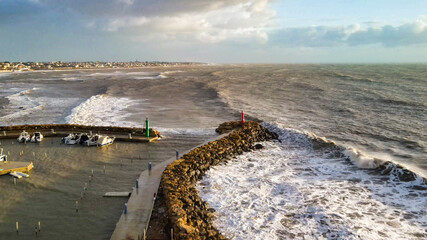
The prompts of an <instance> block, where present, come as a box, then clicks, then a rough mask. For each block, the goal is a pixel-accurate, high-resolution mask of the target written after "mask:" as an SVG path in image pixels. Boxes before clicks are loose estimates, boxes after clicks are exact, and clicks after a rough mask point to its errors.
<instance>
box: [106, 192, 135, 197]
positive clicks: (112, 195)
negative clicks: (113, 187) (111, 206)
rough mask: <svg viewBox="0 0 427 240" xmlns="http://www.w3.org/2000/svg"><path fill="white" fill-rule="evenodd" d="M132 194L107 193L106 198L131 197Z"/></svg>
mask: <svg viewBox="0 0 427 240" xmlns="http://www.w3.org/2000/svg"><path fill="white" fill-rule="evenodd" d="M130 194H131V192H106V193H105V194H104V197H129V196H130Z"/></svg>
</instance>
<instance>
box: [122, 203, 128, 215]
mask: <svg viewBox="0 0 427 240" xmlns="http://www.w3.org/2000/svg"><path fill="white" fill-rule="evenodd" d="M123 212H124V214H128V204H127V203H125V209H124V211H123Z"/></svg>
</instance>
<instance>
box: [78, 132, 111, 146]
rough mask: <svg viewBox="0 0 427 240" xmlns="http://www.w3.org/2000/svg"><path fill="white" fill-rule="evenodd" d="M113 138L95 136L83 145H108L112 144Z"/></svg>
mask: <svg viewBox="0 0 427 240" xmlns="http://www.w3.org/2000/svg"><path fill="white" fill-rule="evenodd" d="M114 139H116V138H115V137H112V138H111V137H109V136H104V135H98V134H95V135H93V136H92V137H91V138H89V139H88V140H86V142H85V145H87V146H105V145H110V144H112V143H113V142H114Z"/></svg>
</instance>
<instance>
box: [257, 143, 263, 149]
mask: <svg viewBox="0 0 427 240" xmlns="http://www.w3.org/2000/svg"><path fill="white" fill-rule="evenodd" d="M255 149H257V150H259V149H264V146H263V145H262V144H259V143H257V144H255Z"/></svg>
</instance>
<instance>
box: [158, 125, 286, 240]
mask: <svg viewBox="0 0 427 240" xmlns="http://www.w3.org/2000/svg"><path fill="white" fill-rule="evenodd" d="M232 130H234V131H233V132H231V133H230V134H229V135H227V136H225V137H223V138H221V139H219V140H216V141H213V142H209V143H208V144H206V145H203V146H201V147H198V148H196V149H194V150H192V151H190V152H189V153H187V154H185V155H184V156H183V157H182V158H181V159H178V160H176V161H174V162H173V163H171V164H170V165H168V166H167V168H166V169H165V171H164V172H163V175H162V179H161V185H162V188H163V192H164V196H165V201H166V208H167V214H168V218H169V223H170V225H171V228H173V235H174V238H173V239H178V240H179V239H226V238H225V237H224V236H223V235H221V234H220V233H219V232H218V230H217V229H216V228H215V227H214V226H213V225H212V220H213V219H214V217H215V216H214V213H213V212H214V210H213V209H211V208H210V207H209V206H208V204H207V203H206V202H204V201H202V200H201V199H200V197H199V195H198V192H197V190H196V188H195V184H196V182H197V181H198V180H199V179H201V177H202V176H203V175H204V173H205V172H206V171H207V170H209V168H210V167H211V166H215V165H218V164H221V163H224V162H227V161H228V160H229V159H231V158H232V157H234V156H236V155H239V154H242V153H243V152H247V151H253V150H255V149H256V148H257V147H256V142H260V141H267V140H271V139H275V138H277V135H275V134H274V133H271V132H269V131H268V130H267V129H265V128H264V127H262V126H261V125H260V124H259V123H257V122H253V121H250V122H246V123H245V124H243V125H242V123H241V122H239V121H234V122H227V123H223V124H221V125H220V126H219V127H218V129H217V132H218V133H226V132H228V131H232ZM258 147H259V146H258Z"/></svg>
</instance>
